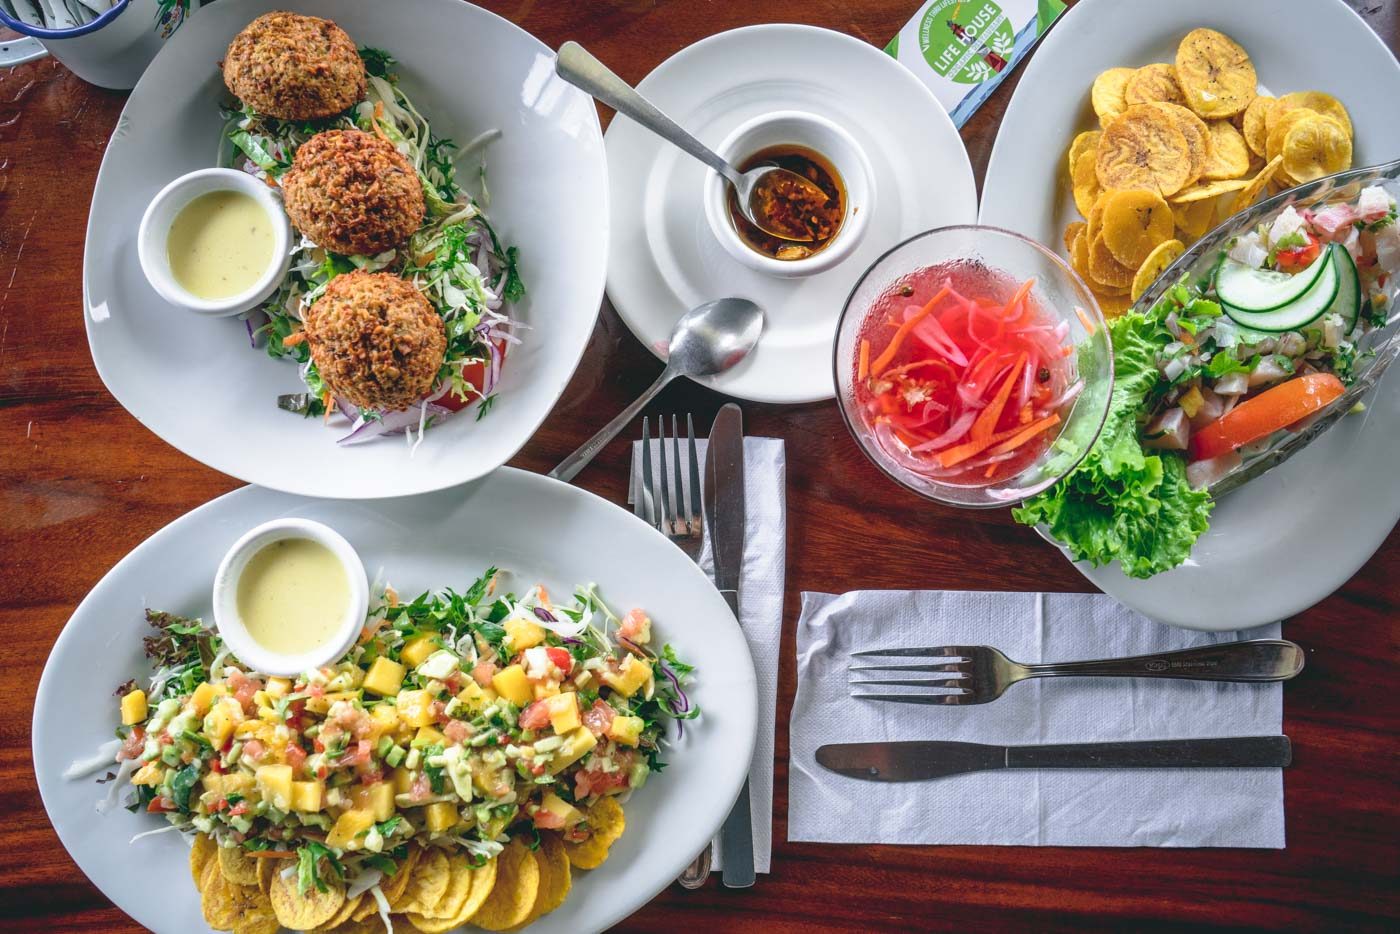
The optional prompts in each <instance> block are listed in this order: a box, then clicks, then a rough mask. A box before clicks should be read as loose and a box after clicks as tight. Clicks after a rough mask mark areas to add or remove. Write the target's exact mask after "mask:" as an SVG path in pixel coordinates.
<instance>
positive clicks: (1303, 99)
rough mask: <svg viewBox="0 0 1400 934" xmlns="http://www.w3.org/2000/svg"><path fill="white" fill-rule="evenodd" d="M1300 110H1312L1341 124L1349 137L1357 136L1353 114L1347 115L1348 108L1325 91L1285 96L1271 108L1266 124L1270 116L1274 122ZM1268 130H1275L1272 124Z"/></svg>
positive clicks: (1299, 92) (1296, 92)
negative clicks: (1293, 111) (1353, 127)
mask: <svg viewBox="0 0 1400 934" xmlns="http://www.w3.org/2000/svg"><path fill="white" fill-rule="evenodd" d="M1299 109H1302V110H1311V111H1313V112H1315V113H1320V114H1322V115H1323V116H1324V117H1331V118H1332V119H1333V120H1336V121H1337V122H1338V123H1339V124H1341V126H1342V129H1344V130H1346V133H1347V136H1348V137H1353V136H1355V135H1356V134H1355V131H1354V130H1353V129H1352V126H1351V114H1349V113H1347V109H1346V107H1345V106H1343V105H1342V102H1341V101H1339V100H1337V99H1336V98H1335V97H1333V96H1332V95H1331V94H1327V93H1324V92H1323V91H1294V92H1293V93H1292V94H1285V95H1283V96H1282V97H1280V98H1279V99H1278V100H1277V101H1275V102H1274V104H1273V105H1272V106H1271V107H1270V108H1269V112H1268V114H1266V122H1267V118H1268V117H1270V116H1271V117H1272V118H1273V120H1274V121H1277V120H1278V119H1279V118H1281V117H1282V116H1283V115H1284V114H1286V113H1288V112H1289V111H1291V110H1299ZM1268 129H1269V130H1272V129H1273V126H1272V124H1269V126H1268Z"/></svg>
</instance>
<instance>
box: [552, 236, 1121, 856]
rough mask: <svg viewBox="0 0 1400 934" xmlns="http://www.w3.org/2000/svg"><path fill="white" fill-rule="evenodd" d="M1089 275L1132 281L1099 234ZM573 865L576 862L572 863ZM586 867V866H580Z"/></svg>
mask: <svg viewBox="0 0 1400 934" xmlns="http://www.w3.org/2000/svg"><path fill="white" fill-rule="evenodd" d="M1089 277H1090V279H1091V280H1092V281H1093V282H1095V283H1097V284H1098V286H1100V287H1107V288H1108V289H1111V290H1117V289H1127V287H1128V286H1129V285H1132V282H1133V270H1132V268H1130V267H1128V266H1125V265H1123V264H1122V263H1120V262H1118V259H1117V258H1116V257H1115V256H1114V255H1113V253H1112V252H1110V251H1109V249H1108V245H1107V244H1106V243H1104V239H1103V234H1099V235H1098V236H1097V237H1095V238H1094V239H1093V241H1092V242H1091V243H1090V244H1089ZM574 865H575V866H577V865H578V863H574ZM582 868H588V867H582Z"/></svg>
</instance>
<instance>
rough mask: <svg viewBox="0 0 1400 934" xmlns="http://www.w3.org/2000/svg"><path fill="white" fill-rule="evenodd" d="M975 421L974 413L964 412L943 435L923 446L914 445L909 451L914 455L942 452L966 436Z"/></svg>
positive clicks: (975, 415) (926, 442) (975, 414)
mask: <svg viewBox="0 0 1400 934" xmlns="http://www.w3.org/2000/svg"><path fill="white" fill-rule="evenodd" d="M975 421H977V413H976V412H964V413H962V414H961V415H959V416H958V418H957V420H956V421H955V422H953V424H952V425H950V426H949V427H948V430H947V431H945V432H943V434H941V435H939V436H938V437H936V438H932V439H930V440H928V441H925V442H924V443H923V444H919V445H915V446H914V447H913V448H912V449H911V450H913V451H914V452H915V453H923V452H924V451H939V450H942V449H943V448H946V447H948V446H949V445H951V444H953V443H954V442H955V441H958V440H960V439H961V438H962V437H963V436H964V435H966V434H967V433H968V432H969V431H970V430H971V429H972V423H973V422H975Z"/></svg>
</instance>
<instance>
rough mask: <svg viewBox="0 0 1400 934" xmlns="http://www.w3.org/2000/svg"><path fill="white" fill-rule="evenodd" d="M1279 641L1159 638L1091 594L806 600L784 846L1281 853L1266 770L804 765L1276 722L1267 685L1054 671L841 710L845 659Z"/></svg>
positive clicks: (1116, 651)
mask: <svg viewBox="0 0 1400 934" xmlns="http://www.w3.org/2000/svg"><path fill="white" fill-rule="evenodd" d="M1278 635H1279V626H1278V624H1273V625H1269V626H1261V627H1259V628H1257V629H1251V630H1248V631H1245V632H1230V633H1198V632H1188V631H1185V630H1181V629H1172V628H1169V627H1166V626H1162V625H1160V624H1158V623H1154V622H1152V621H1150V620H1148V619H1147V618H1145V617H1143V616H1140V615H1138V614H1136V613H1133V612H1131V611H1130V610H1127V609H1125V608H1124V607H1123V606H1121V605H1120V604H1118V603H1117V602H1116V601H1114V600H1113V599H1112V598H1110V597H1107V596H1104V595H1102V594H1053V593H1051V594H1036V593H981V592H975V591H964V592H956V591H857V592H854V593H848V594H843V595H841V596H832V595H829V594H819V593H804V594H803V595H802V616H801V619H800V620H799V621H798V628H797V697H796V699H795V700H794V702H793V707H792V724H791V743H792V755H791V777H790V779H789V786H788V838H789V839H790V840H798V841H814V842H822V843H949V844H1005V845H1023V846H1230V847H1268V848H1275V849H1277V848H1282V847H1283V845H1284V836H1283V774H1282V770H1281V769H1209V770H1207V769H1142V770H1136V771H1128V770H1119V771H1108V770H1105V771H1097V770H1068V769H1066V770H1054V769H1046V770H1031V769H1026V770H1021V769H1008V770H1004V771H995V772H974V773H970V774H966V775H956V776H952V777H949V778H942V779H937V780H934V781H925V782H908V783H900V784H895V783H892V784H879V783H875V782H866V781H860V780H858V779H852V778H846V777H844V776H841V775H837V774H836V773H834V772H829V771H827V770H826V769H824V768H822V767H821V766H819V765H817V763H816V759H815V755H816V749H817V747H818V746H821V745H823V744H825V743H841V742H871V741H884V740H917V739H923V740H961V741H966V742H979V743H993V744H999V745H1001V744H1004V745H1028V744H1033V743H1085V742H1112V741H1126V740H1142V739H1191V738H1198V737H1215V736H1255V735H1260V736H1262V735H1276V734H1278V733H1281V732H1282V729H1283V691H1282V687H1281V685H1278V684H1270V685H1249V684H1212V683H1207V682H1195V681H1168V680H1151V679H1142V678H1056V679H1043V680H1032V681H1027V682H1022V683H1021V684H1017V685H1013V686H1012V687H1011V688H1009V689H1008V690H1007V692H1006V693H1005V694H1003V695H1002V696H1001V697H1000V698H999V699H998V700H995V701H993V702H991V703H990V704H981V705H976V706H968V707H925V706H916V705H911V704H893V703H879V702H873V701H855V700H852V699H851V698H850V696H849V687H848V681H847V669H848V668H849V667H850V666H851V664H852V661H851V653H852V652H859V651H862V650H866V649H881V648H894V647H899V646H926V645H958V644H962V645H990V646H993V647H995V648H998V649H1000V650H1001V651H1002V652H1004V653H1006V655H1008V656H1009V657H1010V658H1012V659H1015V660H1016V661H1019V662H1061V661H1075V660H1079V659H1091V658H1109V657H1113V656H1123V655H1144V654H1148V653H1152V652H1159V651H1166V650H1170V649H1184V648H1190V647H1192V646H1197V645H1207V644H1210V643H1215V642H1227V641H1234V640H1236V639H1264V638H1278ZM859 661H861V662H865V663H867V664H868V663H869V660H867V659H861V660H859ZM894 661H895V662H896V663H897V662H898V661H899V660H897V659H896V660H894Z"/></svg>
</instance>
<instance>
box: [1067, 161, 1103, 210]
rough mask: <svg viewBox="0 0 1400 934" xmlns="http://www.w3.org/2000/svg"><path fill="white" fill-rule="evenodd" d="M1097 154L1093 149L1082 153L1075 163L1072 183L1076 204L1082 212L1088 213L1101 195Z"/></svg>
mask: <svg viewBox="0 0 1400 934" xmlns="http://www.w3.org/2000/svg"><path fill="white" fill-rule="evenodd" d="M1095 164H1096V156H1095V153H1094V151H1093V150H1090V151H1088V152H1084V153H1081V154H1080V156H1079V161H1078V162H1077V163H1075V166H1074V174H1073V175H1071V176H1070V184H1071V185H1072V186H1073V191H1074V206H1075V207H1076V208H1078V209H1079V213H1080V214H1084V215H1088V213H1089V209H1090V208H1092V207H1093V206H1094V202H1095V201H1096V200H1097V199H1098V197H1099V177H1098V172H1097V170H1096V169H1095Z"/></svg>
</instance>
